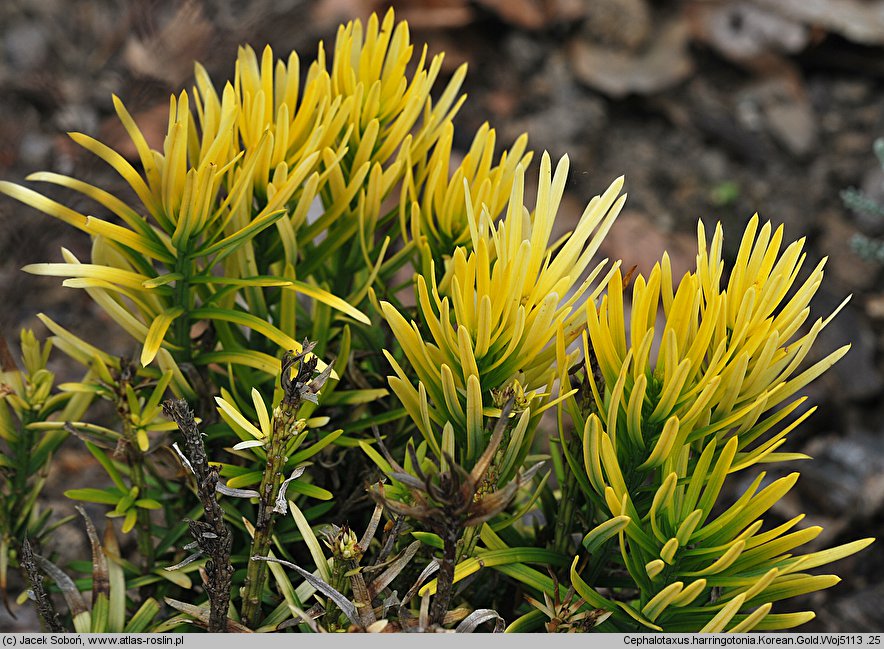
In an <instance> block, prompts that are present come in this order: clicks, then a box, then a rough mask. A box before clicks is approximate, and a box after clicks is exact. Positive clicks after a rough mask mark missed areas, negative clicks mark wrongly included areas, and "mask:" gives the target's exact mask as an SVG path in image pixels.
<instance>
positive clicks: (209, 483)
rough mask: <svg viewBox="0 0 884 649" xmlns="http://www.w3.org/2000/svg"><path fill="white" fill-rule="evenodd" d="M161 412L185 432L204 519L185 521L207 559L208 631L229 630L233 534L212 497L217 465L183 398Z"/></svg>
mask: <svg viewBox="0 0 884 649" xmlns="http://www.w3.org/2000/svg"><path fill="white" fill-rule="evenodd" d="M163 413H165V415H166V416H167V417H169V418H170V419H172V420H173V421H174V422H175V423H176V424H178V428H179V430H181V433H182V434H183V435H184V442H185V453H186V455H187V459H188V461H189V462H190V466H191V468H192V469H193V473H194V476H195V477H196V487H197V489H196V490H197V495H198V496H199V499H200V502H202V505H203V510H204V512H205V516H204V520H201V521H188V525H189V526H190V533H191V535H192V536H193V539H194V541H196V544H197V547H198V548H199V550H200V552H202V554H204V555H206V556H207V557H209V560H208V561H207V562H206V575H207V580H206V583H205V588H206V592H207V593H208V595H209V605H210V615H209V633H224V632H226V631H227V630H228V626H227V610H228V607H229V606H230V584H231V580H232V578H233V566H232V565H231V563H230V552H231V548H232V545H233V537H232V536H231V534H230V529H229V528H228V527H227V525H226V524H225V523H224V511H223V510H222V509H221V505H219V504H218V500H217V499H216V497H215V493H216V488H217V485H218V468H217V467H213V466H209V461H208V457H207V456H206V447H205V445H204V444H203V438H202V434H201V433H200V431H199V429H198V428H197V425H196V421H194V417H193V412H192V411H191V410H190V408H189V407H188V406H187V402H186V401H184V400H183V399H178V400H175V401H172V400H169V401H166V402H165V403H163Z"/></svg>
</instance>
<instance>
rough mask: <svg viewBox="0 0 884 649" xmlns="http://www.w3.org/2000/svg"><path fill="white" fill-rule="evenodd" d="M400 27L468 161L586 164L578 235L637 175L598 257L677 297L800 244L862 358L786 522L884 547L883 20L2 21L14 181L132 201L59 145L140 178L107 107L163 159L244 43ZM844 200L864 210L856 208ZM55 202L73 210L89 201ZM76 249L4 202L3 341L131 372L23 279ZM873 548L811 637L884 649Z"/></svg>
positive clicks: (253, 9) (315, 12)
mask: <svg viewBox="0 0 884 649" xmlns="http://www.w3.org/2000/svg"><path fill="white" fill-rule="evenodd" d="M391 5H392V6H394V7H395V8H396V11H397V17H398V18H403V19H407V20H408V21H409V23H410V25H411V29H412V40H413V41H415V42H416V43H423V42H426V43H428V46H429V50H430V52H431V53H435V52H439V51H445V52H446V59H445V67H444V74H445V75H448V74H450V73H451V72H452V71H453V70H454V69H455V68H456V67H457V66H458V65H460V64H461V63H463V62H466V63H468V64H469V68H470V70H469V74H468V76H467V82H466V86H465V91H466V92H467V93H468V95H469V98H468V100H467V102H466V104H465V105H464V107H463V108H462V109H461V111H460V114H459V116H458V119H457V120H456V124H457V125H459V129H458V130H457V131H456V136H455V137H456V145H457V146H459V147H460V149H461V150H465V149H466V148H467V147H468V146H469V144H470V141H471V139H472V135H473V133H474V132H475V130H476V129H477V128H478V127H479V126H480V125H481V124H482V123H483V122H484V121H489V122H490V123H491V125H492V126H494V127H495V128H497V130H498V134H499V140H498V141H499V142H501V143H503V145H504V146H508V145H509V144H510V143H512V141H513V140H514V139H515V138H516V137H517V136H518V135H519V134H520V133H522V132H527V133H528V134H529V146H530V147H531V148H533V149H534V150H535V151H542V150H544V149H546V150H549V151H550V153H551V154H552V155H553V156H554V157H558V156H560V155H562V154H563V153H566V152H567V153H568V154H569V155H570V157H571V178H570V180H569V185H568V195H567V197H566V200H565V202H564V205H563V212H564V214H562V215H561V219H562V221H563V223H562V224H561V227H562V229H566V228H567V225H568V223H569V219H570V222H574V220H575V219H576V218H577V217H578V216H579V214H580V212H581V211H582V208H583V206H584V204H585V203H586V201H587V199H588V198H589V197H590V196H592V195H594V194H595V193H598V192H600V191H602V190H603V189H604V188H605V187H607V185H608V184H609V182H610V181H611V180H612V179H613V178H615V177H616V176H619V175H621V174H624V173H625V174H626V188H627V191H628V193H629V200H628V202H627V207H626V210H625V211H624V212H623V214H622V215H621V216H620V218H619V220H618V222H617V224H616V225H615V226H614V228H613V230H612V232H611V234H610V235H609V237H608V239H607V243H606V247H605V250H604V253H605V254H606V255H608V256H611V257H613V258H620V259H623V262H624V267H625V268H629V267H631V266H633V265H636V266H638V269H639V270H640V271H642V272H647V271H648V270H650V268H651V267H652V266H653V264H654V262H655V261H657V260H658V259H659V257H660V255H661V253H662V252H663V250H664V249H665V250H668V251H669V253H670V255H671V257H672V258H673V270H674V271H675V273H676V274H677V275H679V276H680V275H681V274H682V273H683V272H684V271H686V270H688V269H691V268H693V264H694V258H695V255H696V226H697V221H698V219H701V218H702V219H703V220H704V221H705V222H706V223H707V227H711V225H712V224H714V222H715V221H716V220H718V221H721V222H722V223H723V225H724V228H725V251H726V255H727V257H728V258H730V259H733V256H734V255H735V253H736V247H737V245H738V243H739V238H740V235H741V234H742V230H743V228H744V226H745V223H746V221H747V220H748V219H749V217H751V216H752V214H753V213H755V212H758V213H759V214H760V215H761V217H762V218H763V219H767V220H771V221H772V222H774V224H779V223H783V224H785V227H786V239H787V240H790V241H791V240H794V239H798V238H800V237H806V238H807V246H808V248H809V250H808V259H807V261H806V262H805V267H806V268H812V267H813V266H814V265H815V264H816V262H817V261H818V260H819V259H820V258H822V257H823V256H828V264H827V267H826V268H827V272H826V279H825V281H824V283H823V286H822V288H821V290H820V292H819V294H818V295H817V299H816V302H815V309H816V310H815V313H814V315H813V318H814V319H815V318H816V317H817V316H825V315H828V313H829V312H830V311H831V310H832V309H833V308H834V307H835V306H836V305H837V304H838V303H839V302H840V301H841V300H842V299H843V298H844V296H846V295H847V294H853V299H852V300H851V302H850V304H849V305H848V306H847V308H846V309H845V310H844V311H843V312H842V313H841V314H840V315H839V316H838V318H837V319H836V320H834V321H833V323H832V324H831V325H830V326H829V327H828V328H827V329H825V330H824V331H823V333H822V335H821V336H820V338H819V340H818V342H817V345H816V347H817V348H818V350H819V354H823V353H827V352H829V351H831V350H834V349H835V348H837V347H839V346H841V345H843V344H845V343H846V342H850V343H852V345H853V348H852V350H851V351H850V353H849V354H848V355H847V357H846V358H845V359H844V360H843V361H841V363H839V364H838V365H836V366H835V367H834V368H833V370H831V371H830V372H829V373H828V374H826V375H825V376H824V377H823V378H822V379H820V380H818V381H817V382H816V383H814V384H812V385H811V386H810V387H809V388H808V390H807V393H808V394H809V396H810V398H809V400H808V403H807V404H806V406H807V407H810V406H812V405H815V406H818V411H817V412H816V414H815V415H814V416H813V417H812V418H811V419H810V420H809V421H808V422H807V423H805V424H803V425H802V426H801V427H800V428H799V429H798V430H796V431H795V432H793V433H792V434H791V435H790V441H789V443H788V446H789V449H788V450H793V451H799V450H800V451H803V452H805V453H808V454H809V455H812V456H813V457H814V460H813V461H812V462H805V463H803V464H802V465H800V466H799V467H797V469H798V470H800V471H801V472H802V479H801V480H800V481H799V482H798V485H797V486H796V488H795V489H793V492H792V493H790V494H789V496H788V497H787V498H786V499H785V500H784V501H782V502H780V503H779V504H778V505H777V507H776V508H775V510H774V511H773V513H772V516H773V517H775V519H776V520H779V519H788V518H791V517H792V516H794V515H796V514H797V513H799V512H806V513H807V518H806V519H805V521H804V524H807V525H816V524H819V525H822V526H823V527H824V528H825V531H824V532H823V533H822V534H821V535H820V536H819V537H818V538H817V539H816V541H815V542H814V543H813V547H812V549H819V548H822V547H827V546H831V545H833V544H837V543H842V542H846V541H850V540H854V539H857V538H861V537H865V536H880V530H881V522H882V512H884V425H882V423H884V417H882V415H884V399H882V396H884V387H882V386H884V383H882V381H884V373H882V370H884V368H882V363H881V359H882V348H884V286H882V284H881V278H882V273H881V267H882V264H884V244H880V243H879V242H878V239H877V238H878V237H882V236H884V207H880V205H884V171H882V161H881V160H879V159H878V158H877V157H876V155H875V153H874V152H873V143H874V141H875V140H876V139H877V138H879V137H884V92H882V90H884V1H881V0H813V1H810V0H720V1H701V0H695V1H692V2H691V1H684V2H677V1H664V0H402V1H400V2H393V3H390V2H378V1H376V0H315V1H307V0H250V1H238V0H185V1H181V2H177V1H173V0H95V1H86V0H77V1H76V2H71V1H70V0H21V1H17V0H0V178H3V179H5V180H13V181H18V182H20V181H22V180H23V179H24V177H25V176H26V175H27V174H28V173H30V172H32V171H37V170H52V171H58V172H61V173H66V174H73V175H76V176H77V177H80V178H83V179H85V180H88V181H89V182H91V183H93V184H96V185H98V186H100V187H103V188H105V189H108V190H110V191H114V190H120V189H121V185H122V183H121V181H120V179H119V178H118V177H116V176H115V175H114V174H113V172H112V171H110V170H109V168H108V167H106V166H104V165H103V164H102V163H100V162H99V161H97V159H95V158H93V157H90V156H89V154H88V153H86V152H85V151H83V150H80V149H78V147H76V146H75V145H74V143H73V142H72V141H71V140H70V139H69V138H68V137H67V136H66V135H65V133H66V131H82V132H85V133H88V134H90V135H93V136H96V137H98V138H99V139H101V140H102V141H104V142H105V143H107V144H109V145H110V146H112V147H114V148H116V149H117V150H119V151H121V152H122V153H123V154H124V155H127V156H133V157H134V156H135V151H134V148H133V147H132V145H131V143H130V142H129V140H128V139H127V137H126V135H125V132H124V131H123V129H122V127H121V126H120V124H119V122H118V121H117V118H116V116H115V114H114V111H113V105H112V103H111V93H116V94H117V95H119V96H120V97H121V98H122V99H123V100H124V101H125V103H126V105H127V107H128V109H129V110H130V112H132V113H133V115H134V116H135V119H136V121H137V122H138V123H139V124H140V126H141V128H142V130H143V131H144V132H145V134H146V136H147V137H148V140H149V142H150V144H151V145H152V146H154V147H156V148H160V147H161V145H162V138H163V135H164V133H165V128H166V120H167V118H168V100H169V94H170V93H171V92H177V91H179V90H180V89H181V88H185V87H186V88H190V86H191V84H192V72H193V62H194V61H195V60H198V61H201V62H202V63H203V64H204V65H205V66H206V68H207V69H208V70H209V72H210V73H211V75H212V77H213V79H215V80H216V81H219V82H220V81H221V80H224V79H227V78H231V77H232V73H233V61H234V59H235V57H236V48H237V46H238V45H239V44H242V43H249V44H251V45H252V46H253V47H254V48H255V49H256V50H258V51H259V52H260V49H261V48H263V46H264V45H265V44H270V45H272V46H273V48H274V51H275V54H276V56H277V57H285V56H287V54H288V52H289V51H290V50H292V49H296V50H297V51H298V52H299V54H300V56H301V61H302V64H303V62H305V61H310V60H311V59H312V58H313V56H314V55H315V53H316V49H317V44H318V42H319V40H325V42H326V44H327V45H329V44H330V43H331V42H332V41H333V38H334V32H335V29H336V27H337V25H338V24H339V23H340V22H343V21H347V20H350V19H353V18H365V17H366V16H368V15H369V14H370V13H371V12H372V11H383V10H385V9H386V8H387V7H389V6H391ZM302 67H303V69H306V67H307V66H306V65H303V66H302ZM439 85H442V84H439ZM882 158H884V149H882ZM531 175H533V174H531ZM851 187H854V188H857V189H859V190H861V191H862V192H864V196H865V198H863V199H858V198H857V197H856V196H857V195H856V194H854V195H853V200H848V203H849V205H846V204H845V202H844V200H843V199H842V192H843V191H844V190H846V189H848V188H851ZM41 190H43V191H50V192H51V191H53V190H52V188H51V187H49V188H46V187H45V186H44V187H42V188H41ZM55 195H56V196H57V197H59V199H60V200H62V202H67V203H68V204H72V205H73V206H75V207H76V206H77V204H78V201H79V200H80V199H79V197H78V196H76V195H74V194H73V193H70V192H68V193H66V192H64V191H60V192H57V193H56V194H55ZM876 201H877V205H878V206H876ZM858 207H859V208H862V209H856V208H858ZM90 209H91V208H90ZM60 246H65V247H68V248H70V249H71V250H73V251H74V253H75V254H77V256H79V257H81V258H82V257H86V256H88V249H89V246H88V241H87V238H86V236H85V235H83V234H81V233H79V232H76V231H74V230H72V229H70V228H67V227H66V226H64V225H63V224H61V223H59V222H58V221H56V220H54V219H51V218H50V217H48V216H44V215H42V214H39V213H37V212H35V211H33V210H31V209H28V208H25V207H23V206H21V205H20V204H18V203H16V202H14V201H12V200H10V199H7V198H6V197H0V305H2V308H0V335H2V336H4V337H6V339H7V341H9V342H10V343H15V342H16V341H17V338H18V331H19V329H20V328H21V327H23V326H28V327H33V328H34V329H36V330H37V331H38V332H39V333H40V335H41V336H42V335H45V334H46V332H45V331H43V330H42V325H40V323H39V321H37V320H36V318H35V317H34V315H35V314H36V313H37V312H39V311H43V312H46V313H47V314H49V315H50V316H51V317H52V318H53V319H55V320H57V321H58V322H59V323H61V324H63V325H65V326H67V327H69V328H71V329H73V330H74V331H75V332H77V333H79V334H80V335H83V336H84V337H85V338H87V339H89V338H93V339H100V340H102V341H108V342H107V343H106V344H107V346H108V347H111V348H113V347H114V345H116V346H117V347H116V348H115V351H117V352H119V353H121V354H130V355H131V354H133V353H134V352H135V349H134V348H132V347H131V342H130V341H129V340H128V339H127V338H126V337H125V336H123V335H119V334H118V333H117V332H116V331H114V330H113V328H112V327H111V326H110V325H108V324H107V322H106V319H105V318H104V317H103V316H102V315H101V314H100V313H99V311H98V310H97V309H96V308H95V307H93V305H92V304H91V302H90V301H89V300H88V298H87V297H86V296H85V294H83V293H82V292H80V291H76V290H68V289H64V288H62V287H61V285H60V281H59V280H57V279H54V278H35V277H31V276H28V275H26V274H24V273H22V272H20V270H19V269H20V268H21V266H23V265H24V264H27V263H32V262H37V261H60V259H61V257H60V253H59V247H60ZM59 360H63V359H59ZM56 369H57V372H58V373H59V374H60V375H61V380H66V379H67V378H72V377H73V376H74V369H73V368H70V367H66V366H65V364H64V363H63V362H61V363H59V364H58V367H57V368H56ZM66 373H70V377H68V376H67V375H66ZM80 445H81V443H80V442H79V441H78V440H69V442H68V443H67V444H66V445H65V446H64V447H63V449H62V450H61V452H60V454H59V456H58V458H57V463H56V471H55V474H54V475H52V476H50V485H49V488H48V491H47V492H46V493H47V494H49V496H50V498H53V499H54V502H53V503H52V504H53V507H55V508H56V509H57V510H58V512H59V513H69V512H70V511H72V510H71V507H70V504H69V503H67V502H65V499H64V497H63V496H61V491H62V490H63V489H66V488H71V487H74V486H86V485H89V484H90V480H91V479H95V477H96V476H98V475H100V474H99V473H98V472H95V471H93V467H92V464H91V462H92V458H91V456H90V455H88V453H86V452H85V451H84V450H83V449H82V448H81V446H80ZM793 468H794V466H793V467H789V468H788V470H792V469H793ZM778 471H780V470H779V469H777V468H776V467H774V468H773V469H772V470H771V473H773V474H776V473H777V472H778ZM782 471H783V472H787V469H783V470H782ZM735 482H737V484H735V485H734V489H735V490H738V489H740V487H741V486H745V485H741V484H740V483H739V482H738V481H735ZM772 520H773V519H772ZM57 542H58V544H59V546H60V547H61V546H64V548H65V551H66V552H68V553H70V555H71V557H72V558H82V557H85V556H87V555H86V552H87V546H86V543H85V535H84V534H82V531H81V530H79V529H78V528H77V526H76V525H68V526H65V527H64V528H62V530H61V531H60V532H59V536H58V538H57ZM879 545H880V544H876V545H873V546H872V547H871V548H869V549H867V550H866V551H864V552H862V553H860V554H859V555H855V556H853V557H850V558H848V559H845V560H843V561H841V562H840V563H838V564H835V566H834V568H833V571H834V572H837V574H839V575H840V576H841V577H842V578H843V579H844V581H843V582H842V583H841V584H839V585H837V586H836V587H834V588H832V589H831V590H829V591H824V592H822V593H817V594H815V595H814V596H812V597H810V598H808V599H807V600H805V601H802V602H792V603H789V605H788V608H789V610H800V609H801V608H806V607H811V608H812V609H813V610H815V611H816V612H817V619H816V620H814V621H813V622H811V623H810V624H808V625H806V626H805V627H802V630H805V631H880V630H882V628H884V621H882V618H881V613H880V612H881V611H882V610H884V579H882V577H884V553H882V551H881V549H880V547H879ZM16 592H18V591H16V590H15V583H13V593H16ZM17 610H18V611H19V613H20V615H19V620H17V621H15V620H11V619H10V618H9V617H8V616H7V614H6V613H5V612H4V611H0V628H4V629H6V628H22V629H33V628H36V627H35V622H34V621H33V618H32V616H30V615H29V614H28V612H27V610H26V609H17ZM781 610H784V611H785V610H786V608H782V609H781Z"/></svg>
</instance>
